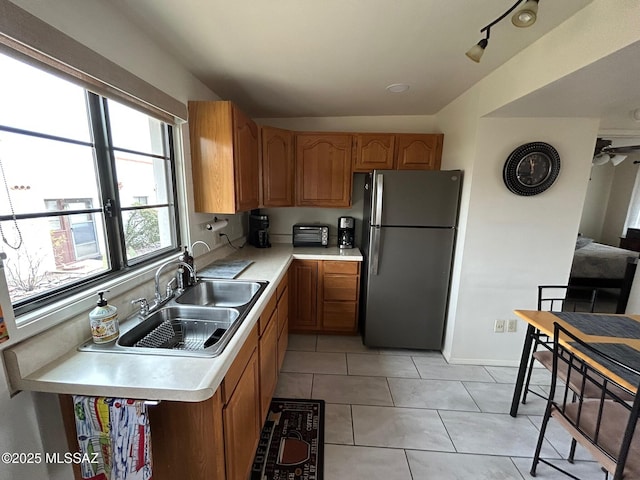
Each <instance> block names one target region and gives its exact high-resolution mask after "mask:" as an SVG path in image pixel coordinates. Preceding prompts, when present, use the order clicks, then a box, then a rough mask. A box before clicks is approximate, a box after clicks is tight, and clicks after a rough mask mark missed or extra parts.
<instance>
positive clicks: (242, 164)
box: [233, 106, 259, 212]
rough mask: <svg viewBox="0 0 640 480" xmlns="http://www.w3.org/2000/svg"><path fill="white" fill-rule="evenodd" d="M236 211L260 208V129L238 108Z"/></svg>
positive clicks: (235, 112) (235, 116)
mask: <svg viewBox="0 0 640 480" xmlns="http://www.w3.org/2000/svg"><path fill="white" fill-rule="evenodd" d="M233 132H234V165H235V187H236V204H237V208H236V210H237V211H238V212H246V211H247V210H251V209H254V208H258V204H259V178H258V176H259V166H258V162H259V160H258V127H257V125H256V124H255V123H254V122H253V121H252V120H251V119H250V118H249V117H247V116H246V115H245V114H244V113H242V112H241V111H240V110H239V109H238V108H236V107H235V106H234V108H233Z"/></svg>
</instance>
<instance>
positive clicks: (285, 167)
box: [261, 127, 295, 207]
mask: <svg viewBox="0 0 640 480" xmlns="http://www.w3.org/2000/svg"><path fill="white" fill-rule="evenodd" d="M261 133H262V156H261V161H262V206H264V207H293V206H294V205H295V198H294V194H293V192H294V163H293V132H291V131H290V130H282V129H280V128H273V127H262V128H261Z"/></svg>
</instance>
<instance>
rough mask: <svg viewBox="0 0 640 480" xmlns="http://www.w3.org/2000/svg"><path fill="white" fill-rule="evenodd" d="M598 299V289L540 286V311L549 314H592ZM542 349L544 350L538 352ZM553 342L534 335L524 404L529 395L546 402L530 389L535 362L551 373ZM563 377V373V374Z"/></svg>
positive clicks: (542, 336) (525, 384) (524, 389)
mask: <svg viewBox="0 0 640 480" xmlns="http://www.w3.org/2000/svg"><path fill="white" fill-rule="evenodd" d="M597 298H598V289H597V288H591V287H574V286H569V285H540V286H538V310H540V311H547V312H567V311H569V312H590V313H593V312H594V311H595V307H596V300H597ZM538 347H542V350H538ZM552 350H553V342H552V340H551V339H550V338H549V337H548V336H547V335H544V334H542V333H540V331H539V330H535V331H534V333H533V346H532V349H531V358H530V360H529V366H528V369H527V376H526V379H525V382H524V386H523V389H522V390H523V393H522V403H523V404H526V403H527V394H528V393H532V394H533V395H536V396H538V397H540V398H542V399H544V400H546V399H547V397H545V396H544V395H542V394H540V393H538V392H536V391H534V390H530V389H529V383H530V382H531V374H532V373H533V368H534V366H533V365H534V362H535V361H536V360H537V361H538V362H539V363H541V364H542V365H543V366H544V367H545V368H547V370H549V371H551V364H552V361H553V351H552ZM561 376H562V372H561Z"/></svg>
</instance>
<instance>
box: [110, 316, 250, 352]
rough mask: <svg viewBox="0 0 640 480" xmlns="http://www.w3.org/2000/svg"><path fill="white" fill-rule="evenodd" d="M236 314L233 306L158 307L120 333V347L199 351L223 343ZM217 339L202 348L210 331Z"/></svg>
mask: <svg viewBox="0 0 640 480" xmlns="http://www.w3.org/2000/svg"><path fill="white" fill-rule="evenodd" d="M239 316H240V312H239V311H238V310H236V309H234V308H206V309H205V308H189V307H186V308H185V307H166V308H162V309H160V310H158V311H156V312H154V313H152V314H151V315H150V316H149V317H147V318H146V319H145V320H144V321H143V322H141V323H140V324H138V325H137V326H135V327H133V328H132V329H131V330H129V331H128V332H127V333H125V334H123V335H121V336H120V338H119V339H118V341H117V344H118V345H120V346H121V347H138V348H164V349H170V350H184V351H199V350H206V349H207V348H212V347H214V346H217V347H219V346H220V345H223V344H226V340H227V339H228V338H229V336H230V335H229V334H227V332H230V333H231V330H230V329H231V327H232V325H233V323H234V322H235V321H236V320H237V319H238V317H239ZM216 332H217V335H216V337H217V338H218V340H217V342H215V343H213V345H211V346H210V347H205V343H209V342H207V341H208V340H209V339H210V338H211V337H212V336H213V335H214V333H216Z"/></svg>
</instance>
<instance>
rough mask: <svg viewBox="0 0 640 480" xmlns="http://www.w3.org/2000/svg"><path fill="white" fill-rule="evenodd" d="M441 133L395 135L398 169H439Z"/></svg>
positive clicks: (442, 136)
mask: <svg viewBox="0 0 640 480" xmlns="http://www.w3.org/2000/svg"><path fill="white" fill-rule="evenodd" d="M443 138H444V135H442V134H405V133H403V134H398V135H396V142H397V154H396V168H397V169H398V170H440V162H441V159H442V140H443Z"/></svg>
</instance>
